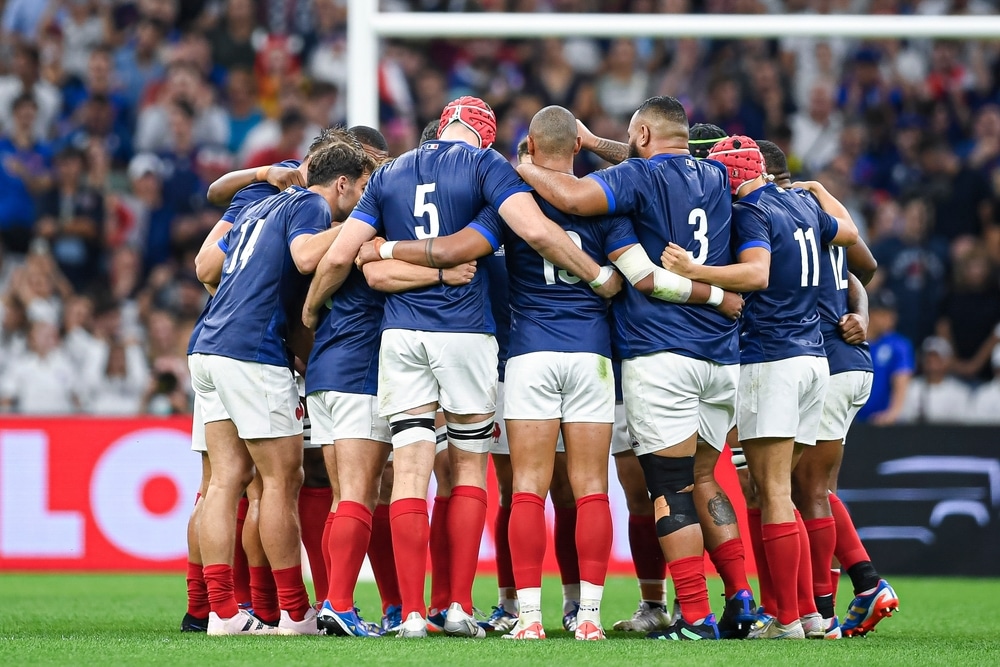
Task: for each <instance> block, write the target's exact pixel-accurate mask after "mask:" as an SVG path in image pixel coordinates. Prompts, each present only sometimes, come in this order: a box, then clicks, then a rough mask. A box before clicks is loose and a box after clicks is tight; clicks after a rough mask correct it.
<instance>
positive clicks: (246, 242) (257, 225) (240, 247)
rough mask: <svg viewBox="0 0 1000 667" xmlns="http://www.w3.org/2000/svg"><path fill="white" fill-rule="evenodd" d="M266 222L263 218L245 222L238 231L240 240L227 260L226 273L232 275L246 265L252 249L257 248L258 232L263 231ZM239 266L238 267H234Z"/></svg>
mask: <svg viewBox="0 0 1000 667" xmlns="http://www.w3.org/2000/svg"><path fill="white" fill-rule="evenodd" d="M266 221H267V220H266V219H265V218H258V219H257V220H254V221H253V222H247V223H245V224H244V225H243V228H242V229H240V238H239V240H238V241H237V242H236V249H235V250H234V251H233V254H232V256H231V257H230V258H229V264H228V265H227V266H226V273H232V272H233V271H235V270H236V269H237V268H240V269H242V268H243V267H245V266H246V265H247V262H248V261H249V260H250V256H251V255H252V254H253V249H254V248H255V247H257V239H258V238H260V232H261V230H262V229H264V223H265V222H266ZM248 227H249V228H250V236H249V237H248V236H247V228H248ZM237 264H239V267H237V266H236V265H237Z"/></svg>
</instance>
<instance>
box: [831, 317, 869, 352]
mask: <svg viewBox="0 0 1000 667" xmlns="http://www.w3.org/2000/svg"><path fill="white" fill-rule="evenodd" d="M837 326H838V327H839V328H840V336H841V338H843V339H844V342H845V343H847V344H848V345H861V343H863V342H865V341H866V340H868V322H866V321H865V318H863V317H861V316H860V315H858V314H857V313H847V314H846V315H844V316H843V317H841V318H840V321H839V322H837Z"/></svg>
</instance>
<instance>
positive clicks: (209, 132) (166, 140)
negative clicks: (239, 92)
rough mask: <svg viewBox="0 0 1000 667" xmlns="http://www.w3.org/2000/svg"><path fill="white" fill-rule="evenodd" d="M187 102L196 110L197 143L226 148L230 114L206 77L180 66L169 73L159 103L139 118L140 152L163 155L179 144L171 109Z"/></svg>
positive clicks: (186, 65)
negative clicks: (178, 103)
mask: <svg viewBox="0 0 1000 667" xmlns="http://www.w3.org/2000/svg"><path fill="white" fill-rule="evenodd" d="M175 102H187V103H188V104H190V105H191V106H192V108H194V109H195V122H194V139H195V142H196V143H198V144H215V145H222V146H224V145H226V143H228V141H229V121H228V119H227V117H226V112H225V110H223V109H222V108H221V107H219V106H218V105H217V104H216V103H215V93H214V92H213V91H212V88H211V86H210V85H209V84H208V83H207V82H206V81H205V79H204V77H203V75H202V73H201V72H200V71H199V70H198V69H197V67H195V66H194V65H192V64H190V63H184V62H179V63H175V64H173V65H171V66H170V69H169V70H168V71H167V77H166V81H165V83H164V85H163V89H162V90H161V91H160V92H159V95H158V96H157V101H156V102H155V103H154V104H151V105H149V106H148V107H146V108H145V109H143V111H142V112H141V113H140V114H139V118H138V120H137V122H136V127H135V137H134V144H135V147H136V150H139V151H153V152H156V151H161V150H166V149H169V148H171V147H172V145H173V142H174V140H175V138H174V136H173V133H172V132H171V127H170V106H171V105H172V104H173V103H175Z"/></svg>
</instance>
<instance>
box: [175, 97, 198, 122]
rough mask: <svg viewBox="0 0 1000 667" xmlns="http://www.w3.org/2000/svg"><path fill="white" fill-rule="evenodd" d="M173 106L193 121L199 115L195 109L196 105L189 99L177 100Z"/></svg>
mask: <svg viewBox="0 0 1000 667" xmlns="http://www.w3.org/2000/svg"><path fill="white" fill-rule="evenodd" d="M173 107H174V108H175V109H177V110H178V111H180V112H181V113H182V114H183V115H184V117H185V118H187V119H188V120H190V121H193V120H194V119H195V117H196V116H197V115H198V112H197V111H195V109H194V105H193V104H191V103H190V102H188V101H187V100H177V101H175V102H174V103H173Z"/></svg>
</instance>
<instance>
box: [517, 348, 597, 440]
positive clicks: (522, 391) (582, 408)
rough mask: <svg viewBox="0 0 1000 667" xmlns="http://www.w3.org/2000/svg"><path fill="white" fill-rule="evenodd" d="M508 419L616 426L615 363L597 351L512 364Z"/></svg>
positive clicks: (543, 355) (534, 356)
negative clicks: (549, 420)
mask: <svg viewBox="0 0 1000 667" xmlns="http://www.w3.org/2000/svg"><path fill="white" fill-rule="evenodd" d="M505 380H506V387H505V397H504V402H505V405H504V417H505V418H506V419H517V420H522V419H524V420H546V419H559V420H560V421H562V422H563V423H567V424H571V423H599V424H612V423H614V421H615V380H614V374H613V372H612V370H611V360H610V359H608V358H607V357H604V356H601V355H599V354H593V353H591V352H531V353H529V354H521V355H518V356H516V357H512V358H511V359H509V360H508V361H507V373H506V376H505Z"/></svg>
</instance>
